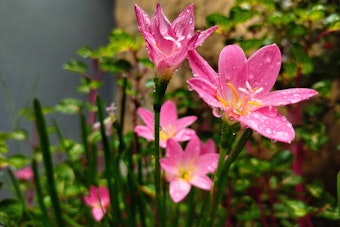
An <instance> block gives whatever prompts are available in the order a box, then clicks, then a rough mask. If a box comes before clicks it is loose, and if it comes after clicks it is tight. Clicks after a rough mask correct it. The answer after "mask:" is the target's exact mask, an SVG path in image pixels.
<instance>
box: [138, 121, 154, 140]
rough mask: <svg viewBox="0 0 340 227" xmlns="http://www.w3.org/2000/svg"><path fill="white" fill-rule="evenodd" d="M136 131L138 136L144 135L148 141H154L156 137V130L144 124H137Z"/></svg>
mask: <svg viewBox="0 0 340 227" xmlns="http://www.w3.org/2000/svg"><path fill="white" fill-rule="evenodd" d="M135 133H137V135H138V136H140V137H143V138H144V139H146V140H148V141H152V140H154V139H155V136H154V131H153V130H152V129H150V128H149V127H147V126H144V125H137V126H136V127H135Z"/></svg>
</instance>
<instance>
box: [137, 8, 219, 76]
mask: <svg viewBox="0 0 340 227" xmlns="http://www.w3.org/2000/svg"><path fill="white" fill-rule="evenodd" d="M135 12H136V18H137V23H138V28H139V30H140V32H141V33H142V36H143V37H144V39H145V41H146V47H147V51H148V53H149V57H150V60H151V61H152V62H153V63H154V64H155V70H156V73H157V75H158V76H159V77H161V78H164V79H170V77H171V75H172V73H173V72H174V71H175V70H176V69H177V68H178V67H179V65H180V64H181V63H182V62H183V61H184V60H185V59H186V57H187V52H188V50H192V49H195V48H196V47H198V46H200V45H202V43H203V42H204V41H205V40H206V39H207V38H208V37H209V36H210V35H211V34H212V33H213V32H214V31H215V30H216V29H217V26H214V27H211V28H209V29H207V30H205V31H199V32H197V33H195V32H194V27H195V24H194V19H195V18H194V5H193V4H190V5H189V6H188V7H187V8H185V9H184V10H183V11H182V12H181V13H180V14H179V16H178V17H177V18H176V19H175V20H174V21H173V22H172V23H171V22H170V21H169V20H168V18H167V17H166V16H165V15H164V12H163V10H162V8H161V6H160V4H159V3H157V6H156V12H155V13H154V15H153V17H152V18H151V19H150V18H149V16H148V14H147V13H146V12H145V11H143V10H142V9H141V8H140V7H138V6H137V5H135Z"/></svg>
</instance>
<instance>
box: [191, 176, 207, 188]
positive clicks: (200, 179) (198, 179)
mask: <svg viewBox="0 0 340 227" xmlns="http://www.w3.org/2000/svg"><path fill="white" fill-rule="evenodd" d="M190 183H191V184H192V185H194V186H196V187H198V188H200V189H203V190H210V188H211V184H212V180H211V179H210V178H209V177H208V176H206V175H194V176H192V177H191V178H190Z"/></svg>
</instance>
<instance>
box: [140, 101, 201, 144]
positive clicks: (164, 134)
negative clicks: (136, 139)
mask: <svg viewBox="0 0 340 227" xmlns="http://www.w3.org/2000/svg"><path fill="white" fill-rule="evenodd" d="M138 113H139V116H140V117H141V118H142V120H143V122H144V123H145V125H137V126H136V127H135V132H136V133H137V135H138V136H140V137H143V138H145V139H146V140H148V141H153V140H155V133H154V114H153V113H152V112H151V111H149V110H147V109H145V108H139V109H138ZM196 119H197V117H196V116H186V117H183V118H180V119H178V116H177V108H176V105H175V104H174V103H173V102H172V101H166V102H164V104H163V105H162V107H161V113H160V133H159V145H160V146H161V147H163V148H165V147H166V141H167V140H168V139H170V138H172V139H174V140H176V141H179V142H182V141H187V140H189V139H191V138H192V137H193V136H196V132H195V131H194V130H193V129H189V128H186V127H187V126H189V125H191V124H192V123H194V122H195V121H196Z"/></svg>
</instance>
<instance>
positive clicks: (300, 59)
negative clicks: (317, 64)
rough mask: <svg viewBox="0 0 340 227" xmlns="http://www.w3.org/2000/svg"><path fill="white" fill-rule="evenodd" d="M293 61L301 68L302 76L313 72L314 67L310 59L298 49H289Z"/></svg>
mask: <svg viewBox="0 0 340 227" xmlns="http://www.w3.org/2000/svg"><path fill="white" fill-rule="evenodd" d="M291 51H292V55H293V58H294V60H295V61H296V62H297V63H298V64H299V65H300V66H301V67H302V73H303V74H309V73H311V72H312V71H313V69H314V65H313V61H312V59H311V58H310V57H309V56H308V54H307V53H306V52H304V50H303V49H302V48H300V47H294V48H291Z"/></svg>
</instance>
